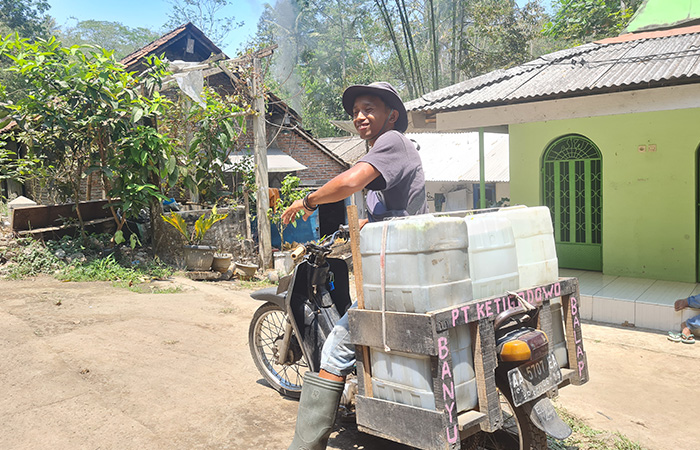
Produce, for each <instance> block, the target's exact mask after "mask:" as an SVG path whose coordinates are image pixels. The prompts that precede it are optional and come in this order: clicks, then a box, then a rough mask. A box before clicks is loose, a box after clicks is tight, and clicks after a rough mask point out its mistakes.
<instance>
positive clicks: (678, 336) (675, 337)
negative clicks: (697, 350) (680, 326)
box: [668, 331, 681, 342]
mask: <svg viewBox="0 0 700 450" xmlns="http://www.w3.org/2000/svg"><path fill="white" fill-rule="evenodd" d="M668 340H669V341H671V342H680V341H681V334H680V333H674V332H673V331H669V332H668Z"/></svg>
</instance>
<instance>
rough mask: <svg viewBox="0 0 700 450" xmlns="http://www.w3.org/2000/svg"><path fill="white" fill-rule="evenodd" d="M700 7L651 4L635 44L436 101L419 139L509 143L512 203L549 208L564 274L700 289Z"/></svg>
mask: <svg viewBox="0 0 700 450" xmlns="http://www.w3.org/2000/svg"><path fill="white" fill-rule="evenodd" d="M699 3H700V2H697V1H696V2H691V1H688V0H664V1H656V2H655V1H652V0H650V1H648V2H647V3H645V4H644V5H643V6H642V7H641V8H640V10H639V12H638V14H637V15H636V16H635V17H634V18H633V20H632V22H631V23H630V26H629V28H628V30H629V31H630V32H629V33H626V34H623V35H621V36H619V37H616V38H611V39H606V40H603V41H599V42H593V43H589V44H585V45H581V46H578V47H575V48H571V49H567V50H563V51H559V52H556V53H552V54H548V55H544V56H542V57H540V58H538V59H536V60H534V61H531V62H528V63H525V64H522V65H520V66H517V67H513V68H511V69H508V70H498V71H494V72H491V73H488V74H485V75H483V76H480V77H477V78H473V79H470V80H467V81H464V82H462V83H459V84H456V85H453V86H449V87H447V88H444V89H441V90H438V91H434V92H431V93H428V94H426V95H424V96H422V97H421V98H419V99H416V100H413V101H411V102H408V103H407V108H408V110H409V111H410V114H409V115H410V120H411V123H410V125H409V127H410V128H409V131H416V132H421V131H423V132H427V131H432V132H454V131H473V130H478V129H483V130H485V131H496V132H505V133H508V135H509V146H510V156H509V158H510V171H511V173H510V196H511V203H512V204H525V205H530V206H534V205H546V206H548V207H549V208H550V210H551V213H552V220H553V224H554V227H555V239H556V242H557V252H558V257H559V264H560V267H561V268H568V269H585V270H590V271H597V272H601V273H602V274H603V275H612V276H620V277H634V278H646V279H653V280H665V281H678V282H687V283H693V285H694V283H696V282H697V281H698V280H700V264H699V262H698V261H699V255H700V250H699V247H700V244H699V243H700V238H699V235H700V233H699V229H700V206H699V205H700V194H699V192H700V159H699V158H698V148H699V145H700V25H696V24H697V23H700V22H699V21H698V18H700V6H698V4H699ZM672 4H673V5H674V7H670V6H669V5H672ZM632 31H635V32H632ZM486 164H488V161H486ZM691 290H692V289H691Z"/></svg>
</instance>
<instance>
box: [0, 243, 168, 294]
mask: <svg viewBox="0 0 700 450" xmlns="http://www.w3.org/2000/svg"><path fill="white" fill-rule="evenodd" d="M109 239H110V236H109V235H106V234H102V235H89V236H87V237H85V238H83V237H77V238H73V237H71V236H64V237H62V238H61V239H59V240H55V241H47V242H46V243H45V244H44V243H42V242H40V241H37V240H35V239H31V238H21V239H17V240H15V243H16V246H14V247H12V248H2V249H0V259H7V260H8V261H9V262H10V263H9V265H8V268H7V270H6V271H5V277H6V278H9V279H24V278H27V277H33V276H37V275H40V274H47V275H53V276H55V277H56V278H57V279H59V280H63V281H123V282H126V283H129V285H130V286H134V285H137V284H138V283H142V282H144V281H148V280H152V279H160V280H162V279H166V278H168V277H170V276H171V275H172V274H173V269H172V268H171V267H169V266H166V265H164V264H162V263H161V262H160V261H158V260H155V261H151V262H147V263H145V264H138V265H134V264H133V263H131V262H130V261H126V262H121V261H120V260H119V258H118V257H116V256H115V255H116V254H117V253H111V254H110V255H109V256H107V257H103V252H104V249H105V245H107V244H108V243H109ZM59 252H62V253H63V254H65V255H67V256H70V255H73V254H76V253H80V254H81V255H83V256H84V257H85V259H84V260H81V261H74V262H72V263H67V262H65V261H64V260H63V259H62V258H59V257H58V256H56V255H57V254H59Z"/></svg>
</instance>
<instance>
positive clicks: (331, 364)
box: [321, 303, 357, 377]
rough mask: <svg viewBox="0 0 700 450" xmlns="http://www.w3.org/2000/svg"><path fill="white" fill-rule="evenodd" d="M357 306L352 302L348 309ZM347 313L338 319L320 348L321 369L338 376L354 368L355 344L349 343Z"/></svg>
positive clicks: (344, 374)
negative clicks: (321, 348)
mask: <svg viewBox="0 0 700 450" xmlns="http://www.w3.org/2000/svg"><path fill="white" fill-rule="evenodd" d="M352 308H357V303H353V304H352V306H351V307H350V309H352ZM348 328H349V321H348V313H347V312H346V313H345V314H344V315H343V317H341V318H340V320H338V322H337V323H336V324H335V327H334V328H333V331H331V334H329V335H328V339H326V342H325V343H324V344H323V350H321V369H322V370H325V371H326V372H328V373H332V374H333V375H335V376H338V377H345V376H347V375H349V374H350V373H351V372H352V370H353V369H354V368H355V345H354V344H352V343H350V330H349V329H348Z"/></svg>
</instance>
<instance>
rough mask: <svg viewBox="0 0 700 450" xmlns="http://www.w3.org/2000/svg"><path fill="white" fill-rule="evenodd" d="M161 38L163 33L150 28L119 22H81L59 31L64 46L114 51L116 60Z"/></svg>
mask: <svg viewBox="0 0 700 450" xmlns="http://www.w3.org/2000/svg"><path fill="white" fill-rule="evenodd" d="M160 36H161V33H159V32H157V31H153V30H149V29H148V28H143V27H137V28H131V27H129V26H126V25H123V24H121V23H119V22H110V21H106V20H80V21H76V23H75V24H74V25H72V26H68V25H66V26H63V27H61V28H60V30H59V38H60V39H61V41H62V42H63V43H64V45H66V46H72V45H85V44H91V45H97V46H99V47H102V48H106V49H109V50H114V56H115V58H116V59H121V58H123V57H125V56H126V55H128V54H130V53H131V52H133V51H134V50H137V49H139V48H141V47H143V46H145V45H146V44H148V43H149V42H152V41H155V40H156V39H157V38H159V37H160Z"/></svg>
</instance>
